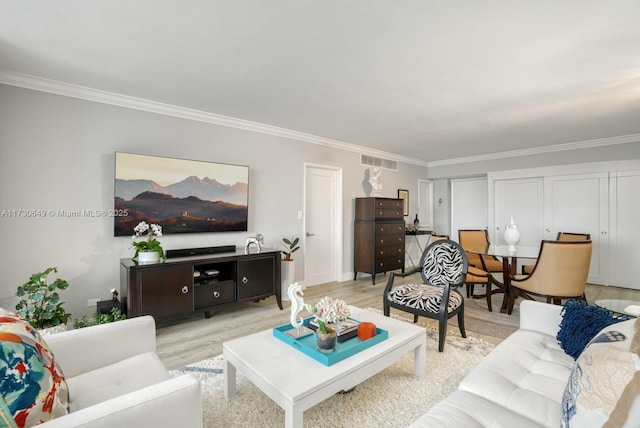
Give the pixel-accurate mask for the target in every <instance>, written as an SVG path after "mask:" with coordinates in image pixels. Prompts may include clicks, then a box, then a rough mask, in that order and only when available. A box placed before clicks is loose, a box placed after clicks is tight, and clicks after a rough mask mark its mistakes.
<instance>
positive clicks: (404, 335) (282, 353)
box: [222, 306, 427, 428]
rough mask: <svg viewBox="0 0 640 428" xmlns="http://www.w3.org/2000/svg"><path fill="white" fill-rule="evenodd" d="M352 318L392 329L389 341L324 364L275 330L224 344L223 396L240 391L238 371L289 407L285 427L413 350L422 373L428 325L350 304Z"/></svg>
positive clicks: (417, 370)
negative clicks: (326, 364) (237, 379)
mask: <svg viewBox="0 0 640 428" xmlns="http://www.w3.org/2000/svg"><path fill="white" fill-rule="evenodd" d="M350 309H351V316H352V317H353V318H355V319H357V320H360V321H371V322H373V323H375V324H376V326H377V327H379V328H382V329H384V330H387V331H388V332H389V337H388V339H386V340H384V341H382V342H380V343H377V344H375V345H373V346H371V347H370V348H368V349H365V350H364V351H361V352H359V353H357V354H355V355H353V356H351V357H349V358H346V359H345V360H342V361H340V362H338V363H335V364H333V365H331V366H325V365H323V364H322V363H320V362H318V361H316V360H314V359H313V358H311V357H309V356H307V355H305V354H304V353H302V352H301V351H299V350H297V349H295V348H293V347H292V346H291V345H289V344H287V343H285V342H283V341H282V340H280V339H278V338H276V337H274V336H273V332H272V330H266V331H262V332H260V333H256V334H252V335H249V336H245V337H241V338H238V339H234V340H230V341H228V342H224V343H223V345H222V353H223V355H224V360H225V370H224V379H225V382H224V394H225V397H226V398H227V400H230V399H232V398H233V397H235V395H236V370H239V371H240V372H241V373H243V374H244V375H245V376H246V377H247V378H248V379H249V380H250V381H251V382H252V383H253V384H254V385H256V386H257V387H258V388H260V389H261V390H262V391H263V392H264V393H265V394H267V396H268V397H269V398H271V399H272V400H273V401H275V402H276V403H277V404H278V405H279V406H280V407H282V408H283V409H284V411H285V426H286V427H287V428H297V427H302V419H303V412H304V411H305V410H307V409H309V408H311V407H313V406H315V405H316V404H318V403H320V402H321V401H323V400H325V399H327V398H329V397H331V396H332V395H334V394H336V393H338V392H340V391H346V390H349V389H351V388H353V387H354V386H356V385H358V384H360V383H361V382H363V381H365V380H366V379H368V378H370V377H372V376H373V375H375V374H376V373H378V372H380V371H382V370H383V369H385V368H386V367H389V366H390V365H392V364H393V363H395V362H396V361H398V360H399V359H400V357H402V356H403V355H404V354H406V353H407V352H410V351H413V353H414V354H413V359H414V367H413V374H414V375H415V376H417V377H423V376H424V370H425V358H426V342H427V333H426V330H425V329H424V327H420V326H417V325H414V324H411V323H409V322H404V321H398V320H395V319H393V318H389V317H385V316H384V315H381V314H377V313H374V312H371V311H367V310H363V309H359V308H356V307H353V306H351V307H350Z"/></svg>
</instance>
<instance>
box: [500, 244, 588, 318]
mask: <svg viewBox="0 0 640 428" xmlns="http://www.w3.org/2000/svg"><path fill="white" fill-rule="evenodd" d="M591 250H592V245H591V241H542V245H541V246H540V253H539V255H538V260H537V261H536V264H535V265H534V266H533V270H532V271H531V274H530V275H515V276H513V277H511V285H510V287H509V313H510V314H511V313H512V312H513V303H514V301H515V298H516V296H522V297H524V298H526V299H530V300H534V299H533V297H531V296H532V295H533V296H541V297H545V298H546V299H547V303H555V304H560V303H561V301H562V299H572V298H573V299H582V300H584V299H585V295H584V290H585V288H586V286H587V277H588V276H589V267H590V265H591Z"/></svg>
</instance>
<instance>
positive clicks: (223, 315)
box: [157, 275, 640, 369]
mask: <svg viewBox="0 0 640 428" xmlns="http://www.w3.org/2000/svg"><path fill="white" fill-rule="evenodd" d="M416 277H417V275H416ZM411 279H412V277H409V278H408V279H407V280H411ZM386 280H387V277H386V276H380V277H379V278H378V279H377V281H376V285H372V284H371V278H370V277H368V278H362V279H358V280H356V281H345V282H332V283H328V284H323V285H317V286H314V287H308V288H306V289H305V290H304V298H305V301H307V302H317V301H318V300H320V299H321V298H322V297H323V296H331V297H334V298H339V299H342V300H344V301H345V302H347V303H348V304H350V305H353V306H358V307H361V308H376V309H379V310H382V291H383V289H384V286H385V284H386ZM586 293H587V298H588V301H589V303H590V304H593V302H594V301H595V300H598V299H605V298H616V299H627V300H636V301H640V291H638V290H630V289H624V288H617V287H603V286H597V285H588V286H587V291H586ZM283 306H284V310H280V309H279V308H278V306H277V304H276V299H275V297H270V298H268V299H265V300H263V301H260V302H249V303H237V304H233V305H230V306H228V307H224V308H222V309H221V310H220V311H218V312H214V313H212V316H211V318H209V319H206V318H205V317H204V314H203V313H199V314H194V315H192V316H189V317H184V318H176V319H174V320H171V321H168V322H167V321H165V322H159V323H158V329H157V351H158V354H159V356H160V358H161V359H162V361H163V362H164V364H165V365H166V366H167V368H169V369H177V368H180V367H183V366H184V365H186V364H189V363H193V362H196V361H200V360H202V359H205V358H207V357H212V356H215V355H219V354H221V353H222V343H223V342H224V341H226V340H230V339H233V338H236V337H240V336H245V335H248V334H251V333H255V332H258V331H262V330H267V329H270V328H272V327H274V326H277V325H281V324H285V323H287V322H289V315H290V303H289V302H288V301H283ZM394 313H395V314H398V315H399V314H400V313H399V312H394ZM407 318H409V316H408V315H407ZM420 321H421V322H423V321H424V322H426V323H429V322H432V321H431V320H426V319H423V318H421V319H420ZM471 335H473V334H471ZM475 336H478V337H480V338H482V339H484V340H486V341H489V342H490V343H499V342H500V340H501V339H499V338H496V337H491V336H480V335H475Z"/></svg>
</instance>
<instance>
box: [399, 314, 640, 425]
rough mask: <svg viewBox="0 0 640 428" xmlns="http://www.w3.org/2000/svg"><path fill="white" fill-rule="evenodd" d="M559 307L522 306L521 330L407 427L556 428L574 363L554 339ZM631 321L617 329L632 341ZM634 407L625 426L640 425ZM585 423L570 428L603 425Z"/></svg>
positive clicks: (638, 408) (639, 407) (639, 401)
mask: <svg viewBox="0 0 640 428" xmlns="http://www.w3.org/2000/svg"><path fill="white" fill-rule="evenodd" d="M561 308H562V307H561V306H556V305H549V304H545V303H539V302H533V301H523V302H522V303H521V305H520V329H519V330H518V331H516V332H515V333H513V334H512V335H511V336H509V337H508V338H507V339H505V340H504V341H503V342H502V343H500V344H499V345H498V346H496V348H495V349H494V350H493V351H492V352H491V353H490V354H489V355H487V356H486V357H485V358H484V359H483V360H482V361H481V362H480V364H479V365H478V366H477V367H475V368H474V369H473V370H472V371H471V372H470V373H469V374H468V375H467V377H466V378H465V379H463V381H462V382H461V383H460V385H459V387H458V390H457V391H455V392H454V393H453V394H451V395H450V396H449V397H447V398H446V399H444V400H443V401H441V402H440V403H438V404H436V405H435V406H434V407H432V408H431V409H430V410H429V411H428V412H427V413H426V414H424V415H423V416H422V417H420V418H419V419H418V420H417V421H415V422H414V423H413V424H412V425H411V427H413V428H418V427H421V428H426V427H429V428H434V427H465V428H470V427H492V428H497V427H505V428H506V427H518V428H528V427H541V426H542V427H560V426H561V421H562V401H563V394H564V391H565V388H566V386H567V383H568V381H569V378H570V375H571V372H572V370H573V367H574V365H575V363H576V361H574V360H573V358H572V357H571V356H569V355H567V354H565V353H564V351H563V350H562V348H561V347H560V345H559V344H558V342H557V340H556V335H557V333H558V331H559V326H560V322H561V320H562V318H561V315H560V311H561ZM634 322H635V321H634V320H631V321H624V322H623V323H620V324H615V326H616V330H620V331H622V332H624V333H625V334H626V335H630V336H631V337H633V332H634V330H633V323H634ZM612 327H613V326H612ZM636 360H637V359H636ZM633 403H634V404H633V407H632V408H631V411H630V412H629V417H628V419H627V423H625V424H624V425H623V426H624V427H632V426H633V427H638V426H640V398H639V397H636V399H635V401H634V402H633ZM589 418H590V419H587V420H588V421H589V422H588V423H587V424H585V422H584V420H583V421H582V422H581V423H579V424H577V423H574V424H572V425H571V426H572V427H573V426H578V427H581V428H582V427H585V426H601V425H602V424H601V423H600V422H599V421H598V420H596V418H591V417H590V416H589ZM592 422H593V423H592Z"/></svg>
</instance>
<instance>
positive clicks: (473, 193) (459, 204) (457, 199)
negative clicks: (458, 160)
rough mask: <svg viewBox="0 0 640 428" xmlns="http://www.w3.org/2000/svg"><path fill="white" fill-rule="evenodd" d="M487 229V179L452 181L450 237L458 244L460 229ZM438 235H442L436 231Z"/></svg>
mask: <svg viewBox="0 0 640 428" xmlns="http://www.w3.org/2000/svg"><path fill="white" fill-rule="evenodd" d="M486 228H487V179H486V178H467V179H458V180H451V230H450V231H449V236H450V238H451V239H453V240H454V241H456V242H458V230H459V229H486ZM436 232H437V233H442V232H440V231H436Z"/></svg>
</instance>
